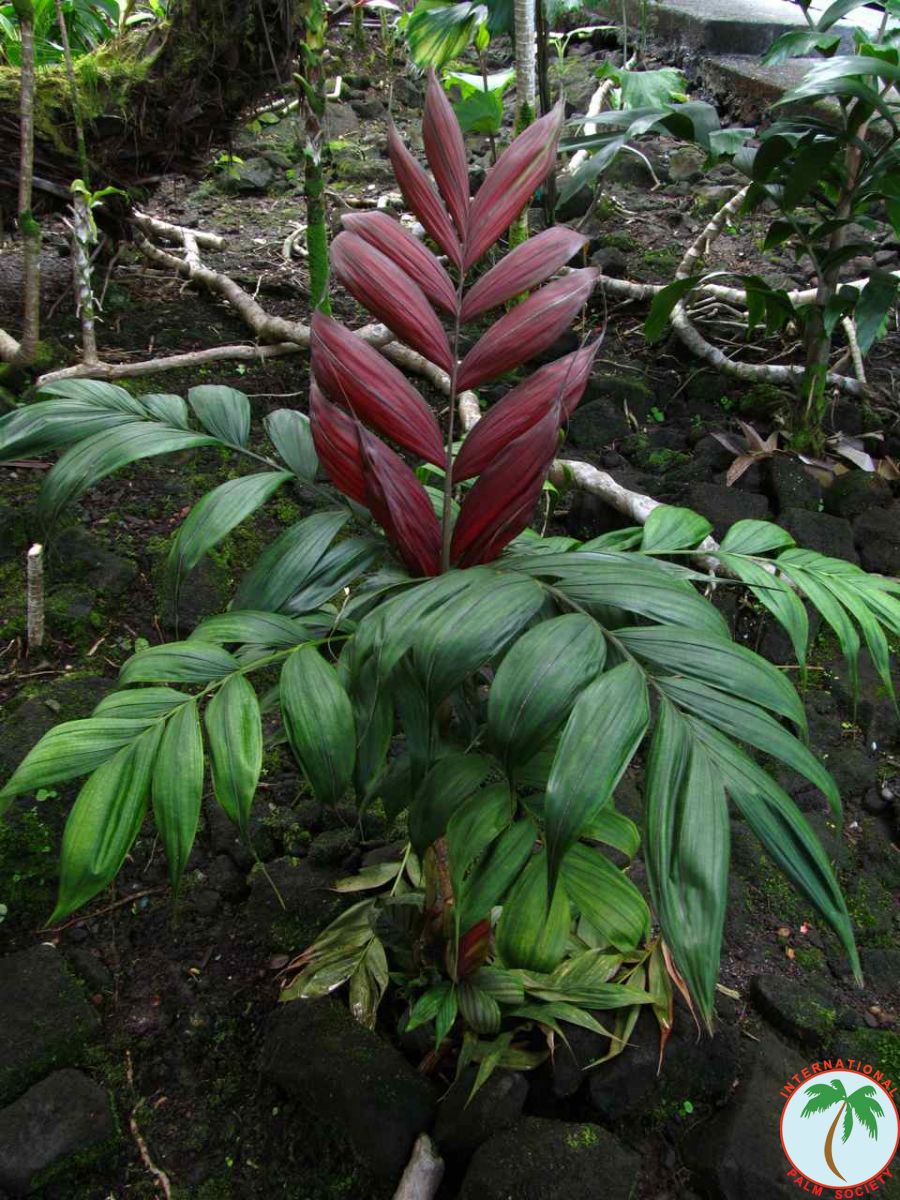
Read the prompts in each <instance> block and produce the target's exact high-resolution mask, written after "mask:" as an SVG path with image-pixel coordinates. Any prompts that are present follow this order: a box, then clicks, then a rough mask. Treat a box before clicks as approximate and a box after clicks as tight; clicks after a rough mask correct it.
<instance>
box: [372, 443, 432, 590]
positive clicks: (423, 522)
mask: <svg viewBox="0 0 900 1200" xmlns="http://www.w3.org/2000/svg"><path fill="white" fill-rule="evenodd" d="M357 430H358V433H359V447H360V454H361V457H362V467H363V474H364V476H365V481H366V497H367V498H366V505H367V507H368V509H369V511H370V512H371V513H372V516H373V517H374V518H375V520H376V521H377V522H378V524H379V525H380V526H381V527H382V529H384V531H385V533H386V534H387V535H388V537H389V538H390V540H391V543H392V545H393V546H394V549H395V550H396V551H397V553H398V554H399V555H400V557H401V558H402V559H403V561H404V563H406V565H407V567H408V568H409V570H410V571H411V572H412V573H413V574H414V575H437V573H438V572H439V571H440V569H441V526H440V524H439V522H438V519H437V517H436V516H435V513H434V506H433V505H432V503H431V501H430V500H429V498H428V493H427V492H426V491H425V489H424V488H423V487H422V485H421V483H419V481H418V479H416V477H415V475H414V474H413V473H412V471H411V470H410V468H409V467H408V466H407V465H406V463H405V462H404V461H403V459H402V458H401V457H400V456H399V454H395V453H394V451H393V450H391V449H390V447H389V446H386V445H385V444H384V442H381V441H379V440H378V438H377V437H375V435H374V434H372V433H369V431H368V430H367V429H364V428H363V427H362V426H361V425H359V426H357Z"/></svg>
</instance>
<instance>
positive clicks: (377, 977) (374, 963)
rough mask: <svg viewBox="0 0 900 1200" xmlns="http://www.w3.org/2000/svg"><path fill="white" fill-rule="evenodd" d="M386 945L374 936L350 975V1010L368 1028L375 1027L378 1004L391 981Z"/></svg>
mask: <svg viewBox="0 0 900 1200" xmlns="http://www.w3.org/2000/svg"><path fill="white" fill-rule="evenodd" d="M389 979H390V977H389V974H388V962H387V957H386V955H385V953H384V946H383V945H382V944H381V942H380V941H379V940H378V938H377V937H373V938H372V940H371V941H370V942H369V944H368V946H367V947H366V951H365V953H364V954H363V956H362V960H361V962H360V964H359V966H358V967H357V968H356V970H355V971H354V972H353V974H352V975H351V976H350V1011H351V1012H352V1013H353V1016H354V1017H355V1018H356V1020H357V1021H359V1023H360V1025H364V1026H365V1027H366V1029H374V1028H375V1019H376V1016H377V1014H378V1006H379V1004H380V1003H381V999H382V997H383V996H384V993H385V991H386V990H387V985H388V982H389Z"/></svg>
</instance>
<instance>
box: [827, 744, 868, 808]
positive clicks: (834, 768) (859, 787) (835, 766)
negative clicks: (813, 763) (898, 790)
mask: <svg viewBox="0 0 900 1200" xmlns="http://www.w3.org/2000/svg"><path fill="white" fill-rule="evenodd" d="M828 769H829V770H830V771H831V774H832V775H833V776H834V778H835V782H836V783H837V785H838V790H839V791H840V793H841V797H842V799H844V800H849V799H853V800H857V799H859V798H860V797H862V796H863V795H865V793H866V792H867V791H868V790H869V788H872V787H874V786H875V784H876V782H877V778H878V765H877V763H876V762H875V760H874V759H873V758H869V756H868V754H866V752H865V751H864V750H860V749H858V748H857V747H856V746H841V747H840V749H839V752H838V753H836V754H832V755H829V760H828Z"/></svg>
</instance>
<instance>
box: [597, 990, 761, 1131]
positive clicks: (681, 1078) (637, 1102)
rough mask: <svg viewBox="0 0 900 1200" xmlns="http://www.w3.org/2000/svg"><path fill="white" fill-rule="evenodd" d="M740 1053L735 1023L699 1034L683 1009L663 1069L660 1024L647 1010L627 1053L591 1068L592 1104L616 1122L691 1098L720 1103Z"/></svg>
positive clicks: (679, 1013) (606, 1119) (729, 1088)
mask: <svg viewBox="0 0 900 1200" xmlns="http://www.w3.org/2000/svg"><path fill="white" fill-rule="evenodd" d="M737 1055H738V1034H737V1029H736V1028H735V1027H734V1026H732V1025H725V1024H723V1025H720V1026H719V1027H718V1028H717V1029H716V1033H715V1036H714V1037H712V1038H709V1037H705V1036H704V1037H701V1038H699V1039H698V1037H697V1031H696V1028H695V1026H694V1023H693V1021H692V1020H691V1018H690V1016H689V1014H688V1013H687V1012H686V1011H685V1010H684V1009H682V1008H679V1009H678V1010H677V1012H676V1017H675V1024H674V1027H673V1030H672V1034H671V1036H670V1038H669V1041H668V1043H667V1045H666V1057H665V1065H664V1068H663V1070H662V1071H661V1072H659V1071H658V1068H659V1026H658V1024H657V1023H656V1020H655V1019H654V1018H653V1017H652V1015H651V1014H650V1013H642V1014H641V1016H640V1018H639V1019H638V1023H637V1025H636V1026H635V1029H634V1033H633V1034H632V1037H631V1039H630V1044H629V1047H628V1049H627V1050H626V1052H625V1053H624V1054H620V1055H619V1056H618V1057H617V1058H614V1059H611V1060H610V1061H609V1062H607V1063H602V1064H601V1065H600V1066H598V1067H593V1068H592V1069H591V1070H590V1071H589V1072H588V1081H589V1082H588V1092H589V1096H590V1102H591V1106H592V1107H593V1108H594V1109H595V1110H596V1112H598V1113H599V1114H600V1116H601V1117H602V1119H603V1120H604V1121H605V1122H607V1123H608V1124H615V1123H616V1122H618V1121H627V1120H631V1119H633V1118H635V1117H638V1116H641V1115H647V1114H649V1113H650V1112H652V1111H653V1110H657V1109H659V1108H661V1107H665V1106H666V1105H667V1104H668V1103H669V1102H670V1101H677V1100H682V1099H684V1098H685V1097H689V1098H690V1099H691V1100H692V1101H693V1102H694V1103H697V1102H698V1101H700V1102H705V1103H717V1102H718V1101H720V1100H723V1099H724V1098H725V1097H726V1096H727V1095H728V1093H729V1091H730V1090H731V1085H732V1083H733V1082H734V1078H735V1075H736V1073H737Z"/></svg>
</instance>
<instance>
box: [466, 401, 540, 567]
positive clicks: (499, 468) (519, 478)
mask: <svg viewBox="0 0 900 1200" xmlns="http://www.w3.org/2000/svg"><path fill="white" fill-rule="evenodd" d="M559 421H560V411H559V406H558V405H554V406H553V407H552V408H551V409H550V411H549V412H548V413H547V414H546V416H544V417H543V418H542V419H541V420H540V421H538V423H537V424H536V425H533V426H532V427H531V429H529V430H528V431H527V432H526V433H523V434H522V435H521V437H518V438H516V440H515V441H514V442H510V443H509V444H508V445H507V447H506V449H505V450H503V451H502V452H501V453H500V454H499V455H498V456H497V457H496V458H495V459H494V461H493V462H492V463H491V465H490V466H489V467H488V468H487V470H485V471H484V472H483V473H482V475H481V476H480V477H479V479H478V481H477V483H476V484H475V486H474V487H473V488H472V490H471V491H470V492H469V493H468V495H467V496H466V498H465V500H464V501H463V503H462V507H461V508H460V510H459V516H458V517H457V518H456V525H455V526H454V528H453V540H452V542H451V545H450V557H451V559H452V560H453V561H454V562H455V563H456V565H457V566H459V567H473V566H475V565H476V564H477V563H485V562H491V561H492V560H493V559H495V558H496V557H497V555H498V554H499V553H500V551H501V550H502V549H503V547H504V546H505V545H507V543H509V542H511V541H512V539H513V538H514V537H515V536H516V535H517V534H519V533H521V532H522V530H523V529H524V528H525V526H526V525H527V524H528V522H529V520H530V518H531V514H532V513H533V512H534V510H535V506H536V505H537V502H538V500H539V499H540V495H541V488H542V487H543V485H544V478H545V476H546V474H547V471H548V470H549V469H550V464H551V463H552V462H553V459H554V457H555V455H556V447H557V445H558V444H559Z"/></svg>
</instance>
